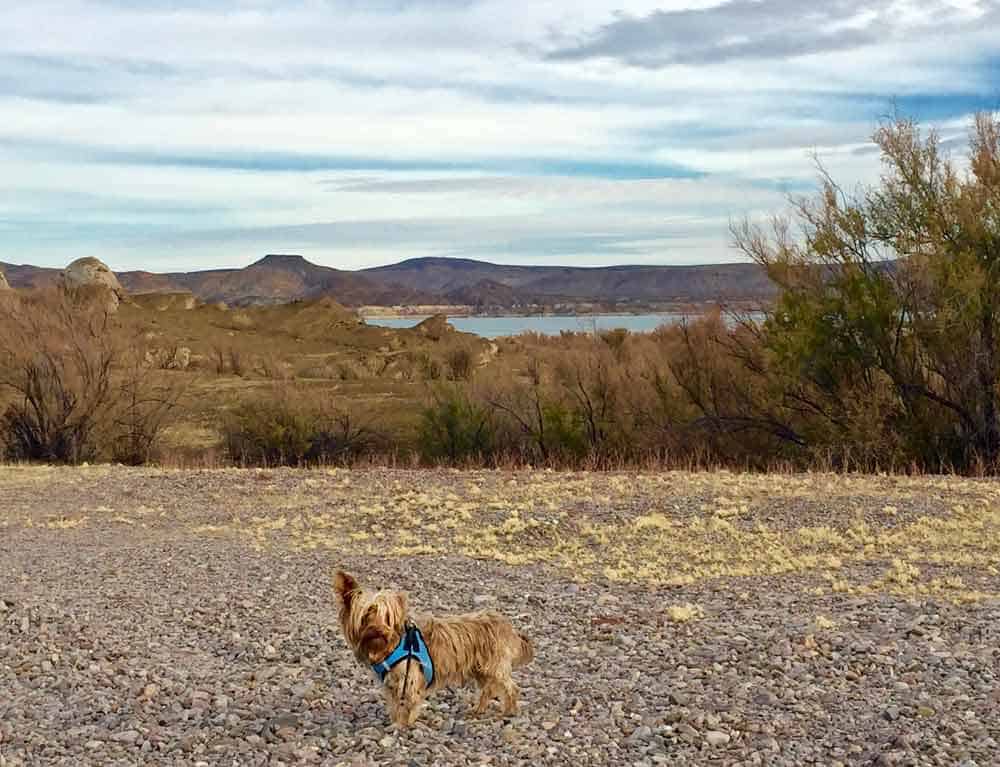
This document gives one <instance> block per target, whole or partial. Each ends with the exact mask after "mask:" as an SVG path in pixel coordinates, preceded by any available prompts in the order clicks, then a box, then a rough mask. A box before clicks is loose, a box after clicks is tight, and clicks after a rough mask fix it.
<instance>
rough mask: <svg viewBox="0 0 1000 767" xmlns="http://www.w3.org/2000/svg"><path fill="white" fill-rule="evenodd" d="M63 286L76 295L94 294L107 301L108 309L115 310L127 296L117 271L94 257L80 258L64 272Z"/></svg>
mask: <svg viewBox="0 0 1000 767" xmlns="http://www.w3.org/2000/svg"><path fill="white" fill-rule="evenodd" d="M62 284H63V288H64V289H65V290H66V292H67V293H70V294H74V295H80V294H83V295H86V296H88V297H89V296H94V297H96V298H98V299H99V300H102V301H106V302H107V304H106V305H107V309H108V311H111V312H115V311H117V310H118V305H119V304H120V303H121V302H122V300H123V299H125V298H126V297H127V294H126V293H125V289H124V288H123V287H122V286H121V283H120V282H118V278H117V277H115V273H114V272H112V271H111V269H109V268H108V265H107V264H105V263H104V262H103V261H101V260H99V259H96V258H93V257H89V256H88V257H86V258H78V259H77V260H76V261H74V262H73V263H71V264H70V265H69V266H67V267H66V269H65V270H64V271H63V273H62Z"/></svg>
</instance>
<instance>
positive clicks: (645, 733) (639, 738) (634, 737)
mask: <svg viewBox="0 0 1000 767" xmlns="http://www.w3.org/2000/svg"><path fill="white" fill-rule="evenodd" d="M652 737H653V728H651V727H647V726H646V725H643V726H642V727H639V728H637V729H636V730H635V732H633V733H632V734H631V735H629V736H628V742H629V743H642V742H644V741H647V740H649V739H650V738H652Z"/></svg>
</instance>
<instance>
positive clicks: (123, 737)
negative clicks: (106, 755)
mask: <svg viewBox="0 0 1000 767" xmlns="http://www.w3.org/2000/svg"><path fill="white" fill-rule="evenodd" d="M141 737H142V735H141V734H140V733H139V731H138V730H124V731H123V732H117V733H115V734H114V735H112V736H111V740H113V741H114V742H115V743H126V744H128V745H133V744H135V743H136V741H138V740H139V738H141Z"/></svg>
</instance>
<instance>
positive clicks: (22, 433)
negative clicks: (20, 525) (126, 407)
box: [0, 290, 117, 463]
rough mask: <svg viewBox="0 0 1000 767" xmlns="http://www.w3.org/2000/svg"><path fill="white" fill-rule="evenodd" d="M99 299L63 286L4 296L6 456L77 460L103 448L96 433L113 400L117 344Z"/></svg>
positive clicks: (0, 376) (1, 377)
mask: <svg viewBox="0 0 1000 767" xmlns="http://www.w3.org/2000/svg"><path fill="white" fill-rule="evenodd" d="M110 322H111V319H110V315H109V313H108V311H107V308H106V306H104V305H103V304H101V303H100V302H95V301H86V300H83V299H81V300H74V299H72V298H70V297H69V296H67V295H66V294H64V293H62V292H61V291H57V290H51V291H45V292H43V293H39V294H35V295H25V296H9V297H5V300H4V301H3V303H2V305H0V386H2V387H3V388H4V389H5V390H6V392H7V393H8V395H10V402H9V404H8V405H7V408H6V410H5V412H4V414H3V417H2V423H0V434H2V438H3V442H4V451H5V453H6V456H7V457H8V458H10V459H14V460H31V461H54V462H59V463H79V462H81V461H87V460H92V459H93V458H95V457H96V455H97V453H98V445H97V440H96V432H97V429H98V427H99V426H100V425H101V424H102V423H103V422H104V421H105V420H106V418H107V415H108V413H109V411H110V409H111V407H112V406H113V404H114V390H113V382H112V364H113V362H114V360H115V355H116V351H117V350H116V348H115V345H114V342H113V341H112V338H111V333H110V332H109V326H110Z"/></svg>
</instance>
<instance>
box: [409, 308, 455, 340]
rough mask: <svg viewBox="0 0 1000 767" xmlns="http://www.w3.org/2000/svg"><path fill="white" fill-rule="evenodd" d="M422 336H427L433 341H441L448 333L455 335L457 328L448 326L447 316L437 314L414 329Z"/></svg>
mask: <svg viewBox="0 0 1000 767" xmlns="http://www.w3.org/2000/svg"><path fill="white" fill-rule="evenodd" d="M414 330H416V331H417V332H418V333H420V334H421V335H424V336H427V338H429V339H431V340H432V341H439V340H440V339H441V338H443V337H444V336H445V335H446V334H447V333H453V332H454V331H455V328H453V327H452V326H451V325H449V324H448V317H447V315H445V314H435V315H434V316H433V317H428V318H427V319H426V320H424V321H423V322H421V323H419V324H418V325H416V326H415V327H414Z"/></svg>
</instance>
